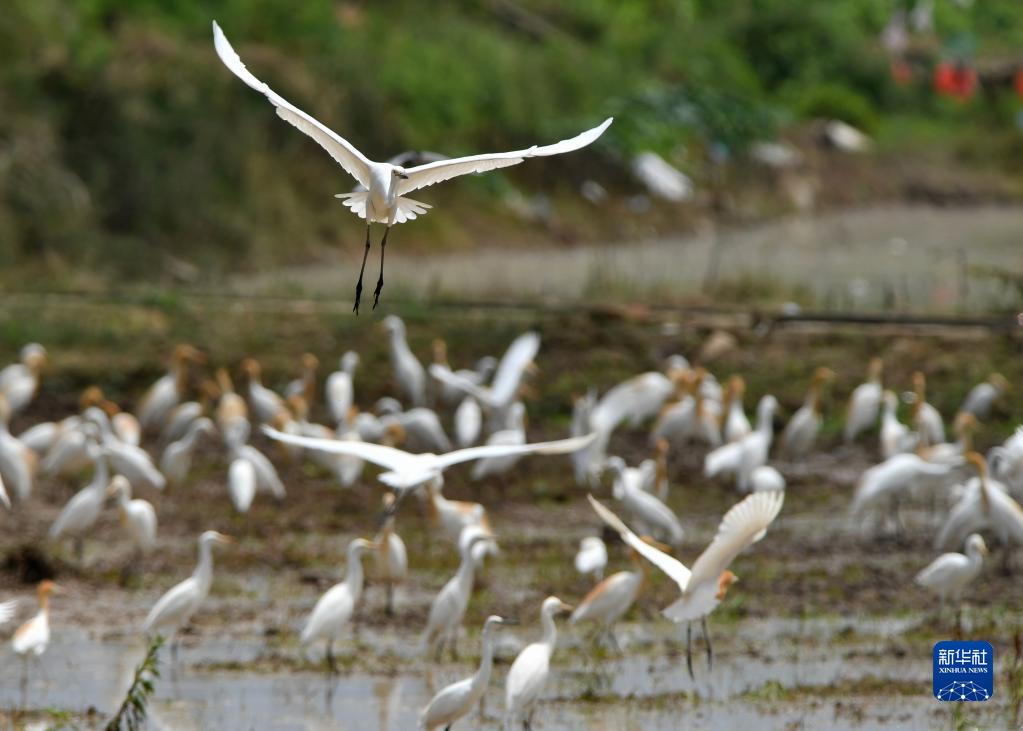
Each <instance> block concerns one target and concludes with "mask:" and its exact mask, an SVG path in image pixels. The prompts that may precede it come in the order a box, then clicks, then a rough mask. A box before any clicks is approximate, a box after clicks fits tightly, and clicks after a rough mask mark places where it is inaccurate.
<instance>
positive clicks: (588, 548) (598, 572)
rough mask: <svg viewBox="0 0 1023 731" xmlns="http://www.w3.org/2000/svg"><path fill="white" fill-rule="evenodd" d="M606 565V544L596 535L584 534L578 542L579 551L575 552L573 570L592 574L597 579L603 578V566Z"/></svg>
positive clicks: (583, 573)
mask: <svg viewBox="0 0 1023 731" xmlns="http://www.w3.org/2000/svg"><path fill="white" fill-rule="evenodd" d="M605 566H607V546H605V545H604V541H602V540H601V539H600V538H599V537H598V536H586V537H585V538H583V539H582V540H581V541H580V542H579V552H578V553H576V554H575V570H576V571H578V572H579V573H580V574H582V575H584V576H586V575H587V574H593V576H594V577H596V579H597V581H600V580H601V579H603V578H604V567H605Z"/></svg>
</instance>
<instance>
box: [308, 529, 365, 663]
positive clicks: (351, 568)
mask: <svg viewBox="0 0 1023 731" xmlns="http://www.w3.org/2000/svg"><path fill="white" fill-rule="evenodd" d="M373 548H374V545H373V544H372V543H370V542H369V541H367V540H366V539H364V538H356V539H355V540H354V541H352V542H351V543H349V544H348V555H347V562H346V565H345V578H344V581H341V582H340V583H337V584H335V585H334V586H332V587H331V588H330V589H328V590H327V591H326V593H325V594H324V595H323V596H321V597H320V599H319V601H317V602H316V606H315V607H313V611H312V614H310V615H309V620H308V621H307V622H306V625H305V628H304V629H303V630H302V637H301V639H302V643H303V644H306V645H308V644H310V643H312V642H317V641H319V640H325V641H326V642H327V662H328V663H329V664H330V665H331V667H332V668H333V655H332V653H331V648H332V646H333V643H334V641H335V640H338V639H340V638H341V635H342V633H343V632H344V630H345V629H346V628H347V626H348V623H349V622H350V621H351V619H352V615H353V614H354V613H355V608H356V607H357V606H358V604H359V599H361V598H362V583H363V570H362V556H363V554H364V553H365V552H366V551H371V550H373Z"/></svg>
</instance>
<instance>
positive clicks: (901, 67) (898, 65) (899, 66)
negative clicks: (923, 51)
mask: <svg viewBox="0 0 1023 731" xmlns="http://www.w3.org/2000/svg"><path fill="white" fill-rule="evenodd" d="M891 73H892V80H893V81H894V82H895V83H896V84H898V85H899V86H906V85H907V84H908V83H909V82H911V81H912V80H913V68H912V67H911V66H910V65H909V64H908V63H906V62H905V61H903V60H902V59H901V58H900V59H896V60H895V61H892V66H891Z"/></svg>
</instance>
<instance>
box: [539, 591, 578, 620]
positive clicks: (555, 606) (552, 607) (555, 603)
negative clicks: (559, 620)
mask: <svg viewBox="0 0 1023 731" xmlns="http://www.w3.org/2000/svg"><path fill="white" fill-rule="evenodd" d="M572 609H574V607H573V606H572V605H571V604H565V602H563V601H561V600H560V599H558V598H557V597H556V596H549V597H547V598H546V599H544V600H543V606H541V607H540V612H541V613H542V614H546V615H547V616H549V617H553V616H555V615H557V614H561V613H562V612H571V611H572Z"/></svg>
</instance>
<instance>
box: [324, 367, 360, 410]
mask: <svg viewBox="0 0 1023 731" xmlns="http://www.w3.org/2000/svg"><path fill="white" fill-rule="evenodd" d="M338 365H339V368H338V370H336V371H334V372H333V373H331V374H330V375H329V376H327V380H326V382H325V383H324V385H323V397H324V399H326V402H327V410H328V411H329V412H330V418H331V419H332V420H333V422H334V423H335V424H339V425H340V424H345V425H348V419H349V418H350V415H351V410H352V406H354V405H355V369H356V368H358V367H359V354H358V353H356V352H355V351H352V350H349V351H348V352H346V353H345V354H344V355H342V356H341V361H340V363H339V364H338Z"/></svg>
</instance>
